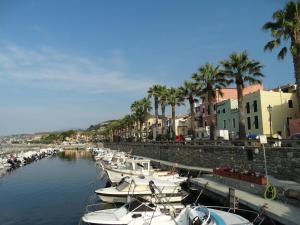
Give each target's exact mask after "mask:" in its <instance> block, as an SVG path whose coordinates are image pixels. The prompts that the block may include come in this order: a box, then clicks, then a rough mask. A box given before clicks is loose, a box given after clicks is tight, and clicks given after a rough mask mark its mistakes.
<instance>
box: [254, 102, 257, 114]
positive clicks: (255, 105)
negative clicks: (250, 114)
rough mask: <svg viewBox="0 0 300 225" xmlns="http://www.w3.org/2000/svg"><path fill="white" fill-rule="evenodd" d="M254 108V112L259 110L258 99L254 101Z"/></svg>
mask: <svg viewBox="0 0 300 225" xmlns="http://www.w3.org/2000/svg"><path fill="white" fill-rule="evenodd" d="M253 110H254V112H257V101H256V100H255V101H254V102H253Z"/></svg>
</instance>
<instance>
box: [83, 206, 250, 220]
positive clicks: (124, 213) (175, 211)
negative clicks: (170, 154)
mask: <svg viewBox="0 0 300 225" xmlns="http://www.w3.org/2000/svg"><path fill="white" fill-rule="evenodd" d="M82 221H83V222H85V223H87V224H90V225H143V224H147V225H150V224H153V225H156V224H159V225H252V224H253V223H251V222H250V221H249V220H247V219H245V218H243V217H241V216H239V215H237V214H233V213H230V212H225V211H221V210H216V209H210V208H206V207H204V206H187V207H183V206H182V207H178V208H177V207H172V206H165V205H154V204H152V203H142V202H139V201H136V200H135V201H133V202H130V203H128V204H126V205H124V206H122V207H121V208H119V209H105V210H99V211H95V212H90V213H87V214H85V215H84V216H83V217H82Z"/></svg>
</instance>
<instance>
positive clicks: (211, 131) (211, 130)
mask: <svg viewBox="0 0 300 225" xmlns="http://www.w3.org/2000/svg"><path fill="white" fill-rule="evenodd" d="M212 94H213V93H212V90H210V91H208V93H207V98H208V99H207V100H208V104H209V115H210V124H209V138H210V140H212V141H213V140H215V133H216V123H215V114H214V102H213V100H214V98H213V95H212Z"/></svg>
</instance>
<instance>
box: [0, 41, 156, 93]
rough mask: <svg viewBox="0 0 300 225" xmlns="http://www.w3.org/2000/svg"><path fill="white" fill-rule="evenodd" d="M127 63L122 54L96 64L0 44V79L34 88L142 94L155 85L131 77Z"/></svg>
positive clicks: (43, 50)
mask: <svg viewBox="0 0 300 225" xmlns="http://www.w3.org/2000/svg"><path fill="white" fill-rule="evenodd" d="M105 62H107V63H105ZM125 62H126V61H125V60H124V58H123V57H122V54H113V56H112V57H111V58H110V59H108V60H107V59H106V60H98V61H97V60H94V59H91V58H88V57H81V56H73V55H70V54H67V53H64V52H61V51H59V50H56V49H54V48H52V47H49V46H42V47H39V48H38V49H35V50H28V49H25V48H23V47H20V46H18V45H16V44H13V43H4V44H1V45H0V78H1V79H9V80H11V81H13V82H17V83H19V84H21V85H25V86H30V87H35V88H46V89H50V90H80V91H83V92H88V93H103V92H141V91H145V90H147V89H148V88H149V86H151V85H152V84H153V83H154V82H153V81H148V80H145V79H142V78H141V79H136V78H134V77H133V76H130V75H129V73H128V72H127V71H126V70H127V69H126V68H127V65H126V63H125ZM135 77H136V76H135ZM140 77H142V76H140Z"/></svg>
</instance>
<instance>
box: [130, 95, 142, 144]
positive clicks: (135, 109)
mask: <svg viewBox="0 0 300 225" xmlns="http://www.w3.org/2000/svg"><path fill="white" fill-rule="evenodd" d="M130 109H131V111H132V114H133V115H134V117H135V118H136V128H137V131H138V133H140V134H139V135H137V136H139V138H138V139H140V140H141V139H142V126H143V125H142V124H141V123H140V121H142V117H143V110H142V105H141V101H134V102H133V103H132V104H131V106H130Z"/></svg>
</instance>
